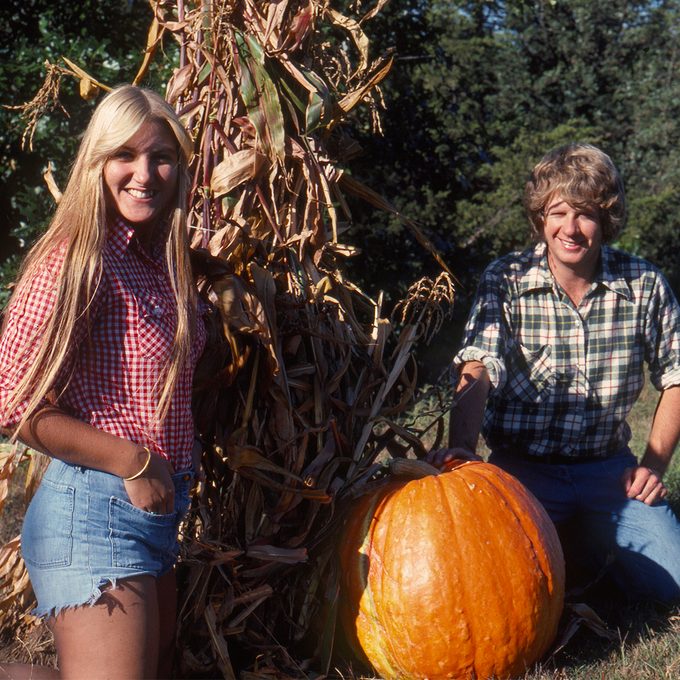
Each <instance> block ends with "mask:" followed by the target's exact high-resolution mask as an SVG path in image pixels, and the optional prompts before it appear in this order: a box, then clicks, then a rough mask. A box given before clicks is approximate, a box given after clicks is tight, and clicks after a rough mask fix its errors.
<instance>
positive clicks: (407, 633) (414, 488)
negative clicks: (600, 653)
mask: <svg viewBox="0 0 680 680" xmlns="http://www.w3.org/2000/svg"><path fill="white" fill-rule="evenodd" d="M340 552H341V555H340V562H341V567H342V570H343V580H344V590H343V606H344V607H345V611H344V617H343V618H344V623H345V628H346V632H347V633H348V635H349V637H350V640H352V639H354V641H355V642H358V644H359V646H360V647H361V649H362V650H363V652H364V654H365V655H366V658H367V659H368V660H369V661H370V663H371V664H372V665H373V666H374V668H375V670H376V671H378V672H379V673H380V674H381V675H382V677H383V678H387V679H389V680H392V679H393V678H430V679H434V678H465V679H468V678H477V679H484V678H492V677H493V678H508V677H512V676H515V675H517V674H521V673H522V672H523V671H524V670H525V669H526V668H527V667H528V666H530V665H531V664H533V663H534V662H535V661H537V660H538V659H539V658H540V657H541V656H542V655H543V654H544V653H545V652H546V651H547V650H548V648H549V646H550V645H551V643H552V641H553V639H554V637H555V633H556V630H557V624H558V621H559V618H560V614H561V612H562V606H563V600H564V559H563V555H562V549H561V547H560V543H559V540H558V537H557V534H556V531H555V528H554V526H553V524H552V522H551V521H550V519H549V518H548V516H547V514H546V513H545V511H544V510H543V508H542V506H541V505H540V504H539V503H538V501H537V500H536V499H535V497H534V496H533V495H532V494H531V493H530V492H529V491H527V490H526V489H525V488H524V487H523V486H522V485H521V484H520V483H519V482H518V481H517V480H516V479H515V478H514V477H511V476H510V475H508V474H507V473H505V472H503V471H502V470H500V469H499V468H497V467H495V466H493V465H489V464H487V463H482V462H467V463H463V464H457V465H456V466H455V467H454V468H453V469H452V470H451V471H449V472H444V473H441V474H438V475H434V474H433V475H428V476H425V477H423V478H421V479H414V480H409V481H406V482H405V481H403V480H397V481H393V482H391V483H389V484H387V485H385V486H384V487H383V488H382V489H381V490H380V491H379V492H378V493H375V494H372V495H369V496H366V497H364V498H362V499H361V500H360V501H359V503H358V506H357V507H356V508H354V509H353V510H352V512H351V516H350V519H349V522H348V526H347V529H346V532H345V534H344V540H343V541H342V546H341V549H340Z"/></svg>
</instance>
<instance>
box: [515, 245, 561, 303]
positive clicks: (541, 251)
mask: <svg viewBox="0 0 680 680" xmlns="http://www.w3.org/2000/svg"><path fill="white" fill-rule="evenodd" d="M545 250H546V246H545V243H544V242H543V241H541V242H540V243H537V244H536V245H535V246H534V249H533V250H532V251H529V266H528V267H527V269H526V271H525V272H524V274H522V276H521V277H520V279H519V283H518V286H519V294H520V295H524V294H525V293H529V292H530V291H532V290H542V289H545V288H552V285H553V278H552V274H551V272H550V267H548V258H547V257H546V256H545Z"/></svg>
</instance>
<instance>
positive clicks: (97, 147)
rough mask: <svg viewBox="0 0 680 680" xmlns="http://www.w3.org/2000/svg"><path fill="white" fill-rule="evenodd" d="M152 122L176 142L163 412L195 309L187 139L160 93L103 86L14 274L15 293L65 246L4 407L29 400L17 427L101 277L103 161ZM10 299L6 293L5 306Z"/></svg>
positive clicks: (60, 359)
mask: <svg viewBox="0 0 680 680" xmlns="http://www.w3.org/2000/svg"><path fill="white" fill-rule="evenodd" d="M152 121H160V122H163V123H164V124H166V125H167V126H168V127H169V129H170V130H171V131H172V133H173V135H174V137H175V139H176V140H177V147H178V148H177V155H178V170H179V172H178V186H177V192H176V198H175V200H174V204H173V205H172V206H171V208H170V210H169V214H168V216H167V220H168V222H169V225H170V232H169V236H168V239H167V242H166V248H165V259H166V263H167V268H168V272H169V275H170V276H169V278H170V281H171V285H172V288H173V293H174V296H175V299H176V302H177V319H178V322H177V329H176V332H175V343H174V349H173V354H172V357H171V359H170V361H169V363H168V366H167V370H166V372H165V380H164V383H163V385H159V388H158V392H159V400H158V408H157V420H158V422H160V421H162V419H163V418H164V417H165V414H166V413H167V409H168V407H169V402H170V397H171V395H172V391H173V389H174V385H175V383H176V380H177V376H178V375H179V373H180V371H181V370H182V367H183V366H184V364H185V362H186V361H187V359H188V357H189V350H190V343H191V329H192V328H193V324H194V320H195V315H196V294H195V289H194V286H193V281H192V276H191V269H190V264H189V246H188V240H187V232H186V217H187V208H186V196H187V192H188V173H187V168H188V163H189V158H190V155H191V152H192V147H193V145H192V142H191V139H190V138H189V136H188V134H187V132H186V130H185V129H184V127H183V126H182V124H181V123H180V121H179V120H178V118H177V116H176V114H175V112H174V111H173V109H172V108H171V107H170V106H169V105H168V104H167V102H165V101H164V100H163V98H162V97H160V96H159V95H158V94H156V93H155V92H152V91H150V90H145V89H142V88H139V87H135V86H132V85H124V86H121V87H118V88H116V89H115V90H113V91H112V92H110V93H109V94H108V95H107V96H106V97H105V98H104V99H103V100H102V101H101V102H100V103H99V105H98V106H97V108H96V109H95V111H94V113H93V115H92V119H91V120H90V123H89V125H88V127H87V129H86V131H85V134H84V136H83V140H82V142H81V145H80V148H79V150H78V154H77V155H76V159H75V162H74V164H73V168H72V170H71V174H70V177H69V181H68V184H67V186H66V189H65V191H64V193H63V196H62V198H61V200H60V201H59V204H58V206H57V209H56V211H55V214H54V217H53V219H52V221H51V223H50V225H49V227H48V229H47V231H46V232H45V234H44V235H43V236H42V237H41V238H40V239H39V241H38V242H37V243H36V244H35V246H34V247H33V248H32V250H31V252H30V253H29V255H28V256H27V258H26V260H25V261H24V264H23V266H22V269H21V272H20V277H19V283H18V285H17V291H18V290H19V289H21V287H22V284H23V283H24V282H26V281H30V280H31V279H32V278H33V277H34V276H35V273H36V272H37V271H38V270H39V269H40V268H41V267H42V266H44V264H45V262H46V261H47V260H48V258H49V257H50V255H51V254H52V253H53V252H54V250H55V248H57V247H58V246H59V244H64V245H65V248H66V257H65V261H64V265H63V268H62V270H61V272H60V274H59V279H58V294H57V302H56V304H55V306H54V310H55V313H53V314H51V316H50V318H49V320H48V322H47V325H46V327H45V331H44V334H43V336H42V339H41V340H40V344H39V348H38V350H37V353H36V356H35V360H34V361H33V362H32V364H31V365H30V367H29V369H28V371H27V372H26V374H25V376H24V378H23V379H22V380H21V382H20V383H19V385H18V386H17V388H16V390H15V392H14V394H13V395H12V398H11V399H10V401H9V403H8V405H7V413H11V412H12V411H13V410H14V409H16V407H17V406H18V405H19V403H21V402H22V401H23V400H24V399H27V398H29V399H30V400H29V402H28V407H27V408H26V411H25V413H24V415H23V418H22V420H21V422H20V423H19V426H18V427H17V431H18V430H19V429H20V428H21V426H22V425H23V424H24V423H25V422H26V420H27V418H28V417H30V415H31V414H32V413H33V412H34V411H35V409H36V408H37V407H38V405H39V404H40V402H41V401H42V400H43V399H44V398H45V397H46V395H47V394H48V393H49V392H50V390H51V389H53V387H54V383H55V379H56V377H57V376H58V374H59V369H60V367H62V365H63V364H64V361H65V359H66V357H67V355H68V352H69V349H70V344H71V343H70V339H71V338H72V336H73V331H74V326H75V323H76V320H77V319H78V317H79V315H81V314H86V315H89V307H90V303H91V301H92V299H93V296H94V293H95V291H96V289H97V286H98V284H99V281H100V278H101V273H102V256H103V251H104V246H105V243H106V233H107V224H106V220H107V216H106V205H105V195H104V184H103V177H102V175H103V169H104V166H105V164H106V162H107V160H108V159H109V158H111V156H112V155H113V154H114V153H115V152H116V151H117V150H119V149H120V148H121V147H122V146H123V145H125V143H126V142H127V141H128V140H129V139H130V138H131V137H133V136H134V135H135V133H136V132H137V131H138V130H139V129H140V128H141V127H142V126H143V125H144V124H145V123H147V122H152ZM15 296H16V293H15ZM12 303H13V299H12V300H10V303H9V304H10V305H11V304H12ZM56 310H58V313H56Z"/></svg>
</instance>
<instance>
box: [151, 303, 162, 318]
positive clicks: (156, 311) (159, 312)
mask: <svg viewBox="0 0 680 680" xmlns="http://www.w3.org/2000/svg"><path fill="white" fill-rule="evenodd" d="M153 315H154V316H155V317H159V316H163V310H162V309H161V308H160V307H158V306H156V307H154V308H153Z"/></svg>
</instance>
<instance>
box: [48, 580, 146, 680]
mask: <svg viewBox="0 0 680 680" xmlns="http://www.w3.org/2000/svg"><path fill="white" fill-rule="evenodd" d="M48 623H49V626H50V629H51V630H52V633H53V634H54V641H55V644H56V647H57V658H58V659H59V672H60V675H59V677H60V678H62V680H64V679H74V680H82V678H88V680H97V679H98V678H108V679H110V680H114V679H116V678H117V679H119V680H135V679H141V678H154V677H156V673H157V665H158V644H159V611H158V588H157V583H156V579H155V578H154V577H153V576H138V577H135V578H127V579H124V580H121V581H118V583H117V585H116V587H115V588H109V589H108V590H106V591H105V592H104V594H103V595H102V597H101V598H100V599H99V600H98V601H97V603H96V604H95V605H93V606H82V607H76V608H73V609H65V610H63V611H62V612H60V613H59V615H58V616H57V617H56V618H53V619H51V620H50V621H49V622H48Z"/></svg>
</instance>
